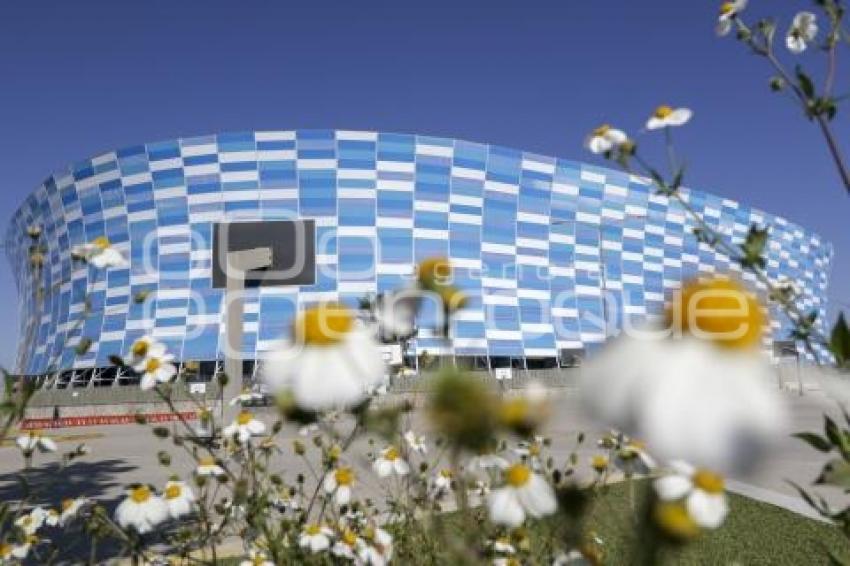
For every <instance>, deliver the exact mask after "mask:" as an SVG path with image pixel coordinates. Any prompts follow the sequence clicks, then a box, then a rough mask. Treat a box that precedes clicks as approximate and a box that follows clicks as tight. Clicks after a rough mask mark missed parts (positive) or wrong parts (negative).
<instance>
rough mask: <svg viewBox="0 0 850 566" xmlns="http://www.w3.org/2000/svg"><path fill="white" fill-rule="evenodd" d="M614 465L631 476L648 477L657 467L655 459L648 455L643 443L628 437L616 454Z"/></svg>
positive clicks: (624, 439)
mask: <svg viewBox="0 0 850 566" xmlns="http://www.w3.org/2000/svg"><path fill="white" fill-rule="evenodd" d="M614 465H615V466H616V467H617V468H619V469H620V470H621V471H622V472H623V473H625V474H626V475H629V476H631V475H634V474H641V475H646V474H648V473H650V472H651V471H652V470H653V469H654V468H655V467H656V463H655V459H654V458H653V457H652V456H650V455H649V454H648V453H647V451H646V449H645V447H644V445H643V443H642V442H638V441H636V440H631V439H629V438H627V437H624V438H623V443H622V444H621V445H620V446H619V447H618V448H617V450H616V452H615V453H614Z"/></svg>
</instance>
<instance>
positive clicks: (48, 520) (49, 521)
mask: <svg viewBox="0 0 850 566" xmlns="http://www.w3.org/2000/svg"><path fill="white" fill-rule="evenodd" d="M59 516H60V515H59V511H57V510H56V509H48V510H47V515H45V518H44V523H45V524H46V525H49V526H51V527H55V526H56V525H58V524H59Z"/></svg>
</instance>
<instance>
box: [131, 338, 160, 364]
mask: <svg viewBox="0 0 850 566" xmlns="http://www.w3.org/2000/svg"><path fill="white" fill-rule="evenodd" d="M166 351H167V348H166V347H165V344H163V343H162V342H159V341H157V340H156V339H155V338H153V337H151V336H142V337H141V338H139V339H138V340H136V341H135V342H133V345H132V346H130V351H129V352H128V353H127V355H126V356H125V361H126V364H127V365H128V366H131V367H136V366H139V365H142V364H144V363H145V362H147V360H148V358H149V357H153V358H161V357H162V356H164V355H165V354H166Z"/></svg>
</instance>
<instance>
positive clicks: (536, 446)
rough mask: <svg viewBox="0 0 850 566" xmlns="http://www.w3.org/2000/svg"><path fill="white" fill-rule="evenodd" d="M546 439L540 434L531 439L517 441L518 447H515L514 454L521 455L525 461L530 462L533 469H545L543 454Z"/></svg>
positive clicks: (537, 470)
mask: <svg viewBox="0 0 850 566" xmlns="http://www.w3.org/2000/svg"><path fill="white" fill-rule="evenodd" d="M545 441H546V439H545V438H543V437H542V436H540V435H535V436H534V438H533V439H532V440H531V441H527V440H523V441H520V442H519V443H517V446H516V448H514V449H513V451H514V454H516V455H517V456H520V457H521V458H523V460H524V461H526V462H527V463H528V464H530V465H531V469H532V470H534V471H536V472H539V471H540V470H542V469H543V461H542V459H541V457H542V455H543V447H544V446H545Z"/></svg>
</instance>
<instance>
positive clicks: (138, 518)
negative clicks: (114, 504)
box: [115, 485, 169, 534]
mask: <svg viewBox="0 0 850 566" xmlns="http://www.w3.org/2000/svg"><path fill="white" fill-rule="evenodd" d="M168 518H169V513H168V505H167V504H166V503H165V501H163V499H162V498H161V497H160V496H158V495H156V493H154V490H153V489H152V488H151V487H149V486H147V485H139V486H136V487H133V488H131V489H130V490H129V491H128V492H127V498H126V499H124V501H122V502H121V503H120V504H119V505H118V508H116V509H115V520H116V521H117V522H118V524H119V525H120V526H121V528H124V529H127V528H132V529H134V530H135V531H136V532H138V533H139V534H145V533H149V532H151V531H152V530H154V528H155V527H156V526H157V525H159V524H160V523H163V522H164V521H166V520H168Z"/></svg>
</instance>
